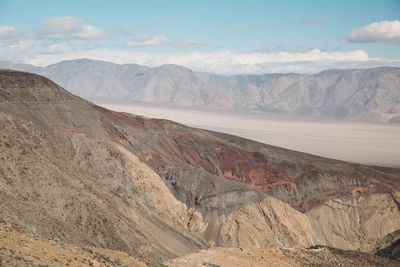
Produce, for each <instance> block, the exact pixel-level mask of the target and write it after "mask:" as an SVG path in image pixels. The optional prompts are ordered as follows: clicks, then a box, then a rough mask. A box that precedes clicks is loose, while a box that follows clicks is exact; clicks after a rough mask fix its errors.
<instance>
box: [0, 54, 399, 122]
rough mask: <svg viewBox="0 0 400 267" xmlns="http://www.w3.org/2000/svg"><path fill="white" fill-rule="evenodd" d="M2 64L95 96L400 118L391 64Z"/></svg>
mask: <svg viewBox="0 0 400 267" xmlns="http://www.w3.org/2000/svg"><path fill="white" fill-rule="evenodd" d="M0 68H7V69H15V70H22V71H28V72H33V73H38V74H41V75H44V76H45V77H48V78H49V79H52V80H54V81H55V82H56V83H58V84H59V85H61V86H63V87H64V88H66V89H67V90H68V91H70V92H71V93H74V94H77V95H79V96H81V97H83V98H86V99H89V100H92V101H100V102H108V103H115V102H123V103H135V102H145V103H150V104H165V105H172V106H177V107H179V106H181V107H195V108H204V109H224V110H258V111H264V112H272V113H289V114H299V115H303V116H312V117H322V118H336V119H356V120H368V121H391V122H399V121H400V68H393V67H380V68H374V69H365V70H364V69H348V70H327V71H323V72H320V73H317V74H312V75H304V74H303V75H300V74H293V73H288V74H264V75H236V76H221V75H215V74H210V73H204V72H195V71H192V70H190V69H186V68H184V67H180V66H176V65H163V66H160V67H156V68H149V67H144V66H140V65H137V64H124V65H118V64H114V63H110V62H104V61H95V60H89V59H78V60H70V61H62V62H59V63H57V64H53V65H49V66H47V67H44V68H41V67H35V66H31V65H25V64H13V63H10V62H5V61H3V62H0Z"/></svg>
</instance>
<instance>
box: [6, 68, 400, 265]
mask: <svg viewBox="0 0 400 267" xmlns="http://www.w3.org/2000/svg"><path fill="white" fill-rule="evenodd" d="M0 133H1V134H0V155H1V156H0V185H1V187H0V202H1V203H2V205H1V206H0V219H3V220H4V221H6V222H7V223H17V224H18V225H21V226H22V227H23V228H25V229H26V230H27V231H28V232H32V233H37V234H40V235H43V236H44V237H57V238H59V239H60V240H62V241H65V242H69V243H73V244H78V245H85V246H96V247H104V248H110V249H116V250H121V251H125V252H128V253H130V254H131V255H134V256H137V257H139V258H141V259H145V260H146V261H147V262H148V263H150V264H157V263H160V262H161V261H163V260H165V259H170V258H173V257H176V256H181V255H184V254H188V253H190V252H193V251H195V250H198V249H202V248H206V247H209V246H225V247H247V248H256V247H267V246H276V247H293V246H298V247H308V246H312V245H328V246H333V247H339V248H343V249H354V250H362V251H366V252H369V251H375V250H376V248H377V246H378V244H379V242H380V240H381V239H383V238H385V237H387V235H390V234H391V233H393V232H395V231H397V230H399V229H400V209H399V200H400V194H399V190H400V170H399V169H389V168H377V167H371V166H363V165H357V164H349V163H346V162H340V161H335V160H329V159H324V158H320V157H316V156H312V155H308V154H304V153H299V152H294V151H290V150H286V149H281V148H277V147H273V146H269V145H265V144H261V143H257V142H254V141H250V140H246V139H243V138H239V137H235V136H230V135H226V134H220V133H215V132H210V131H205V130H200V129H194V128H189V127H186V126H183V125H180V124H177V123H174V122H171V121H166V120H154V119H147V118H143V117H139V116H135V115H131V114H125V113H118V112H113V111H109V110H106V109H104V108H100V107H98V106H96V105H94V104H91V103H89V102H87V101H84V100H82V99H80V98H78V97H76V96H73V95H71V94H69V93H68V92H66V91H65V90H63V89H62V88H61V87H59V86H57V85H56V84H54V83H53V82H51V81H49V80H47V79H46V78H44V77H41V76H37V75H34V74H27V73H22V72H16V71H6V70H3V71H0ZM382 218H385V219H384V220H383V219H382Z"/></svg>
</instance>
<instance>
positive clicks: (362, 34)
mask: <svg viewBox="0 0 400 267" xmlns="http://www.w3.org/2000/svg"><path fill="white" fill-rule="evenodd" d="M346 41H348V42H354V43H400V21H399V20H394V21H381V22H374V23H371V24H368V25H365V26H362V27H360V28H356V29H353V30H352V31H351V32H350V33H349V34H348V35H347V37H346Z"/></svg>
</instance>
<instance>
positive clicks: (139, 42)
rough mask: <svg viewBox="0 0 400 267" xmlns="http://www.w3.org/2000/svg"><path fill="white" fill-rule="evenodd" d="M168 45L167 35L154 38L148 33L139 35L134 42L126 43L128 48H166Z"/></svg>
mask: <svg viewBox="0 0 400 267" xmlns="http://www.w3.org/2000/svg"><path fill="white" fill-rule="evenodd" d="M167 44H168V39H167V37H165V35H162V34H161V35H157V36H152V35H150V34H147V33H142V34H138V35H136V36H135V38H133V39H132V40H129V41H128V42H126V43H125V46H127V47H147V46H164V45H167Z"/></svg>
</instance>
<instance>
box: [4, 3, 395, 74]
mask: <svg viewBox="0 0 400 267" xmlns="http://www.w3.org/2000/svg"><path fill="white" fill-rule="evenodd" d="M77 6H79V8H76V7H77ZM355 10H357V12H354V11H355ZM104 14H107V15H104ZM399 14H400V3H399V2H398V1H395V0H385V1H378V0H371V1H368V4H366V3H365V1H361V0H357V1H350V2H349V1H344V0H341V1H334V2H330V1H316V0H312V1H306V2H303V1H302V2H299V1H291V0H283V1H256V0H251V1H243V0H239V1H235V2H234V3H232V2H231V1H227V0H222V1H217V2H215V1H200V2H193V1H180V0H174V1H172V2H171V1H168V2H166V1H160V0H154V1H118V2H116V3H113V4H107V3H105V2H101V4H99V2H98V1H94V0H87V1H77V0H71V1H49V0H37V1H21V0H14V1H9V0H5V1H2V2H1V4H0V15H1V16H0V59H2V60H10V61H12V62H18V63H25V64H33V65H38V66H46V65H49V64H53V63H56V62H60V61H62V60H71V59H77V58H91V59H96V60H105V61H110V62H113V63H120V64H121V63H136V64H140V65H145V66H150V67H154V66H160V65H163V64H176V65H180V66H184V67H187V68H190V69H193V70H195V71H206V72H210V73H217V74H229V75H232V74H250V73H251V74H261V73H288V72H289V73H292V72H294V73H317V72H320V71H322V70H327V69H348V68H372V67H378V66H400V57H399V55H400V49H399V45H398V44H399V42H400V20H399ZM237 18H240V19H237Z"/></svg>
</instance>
